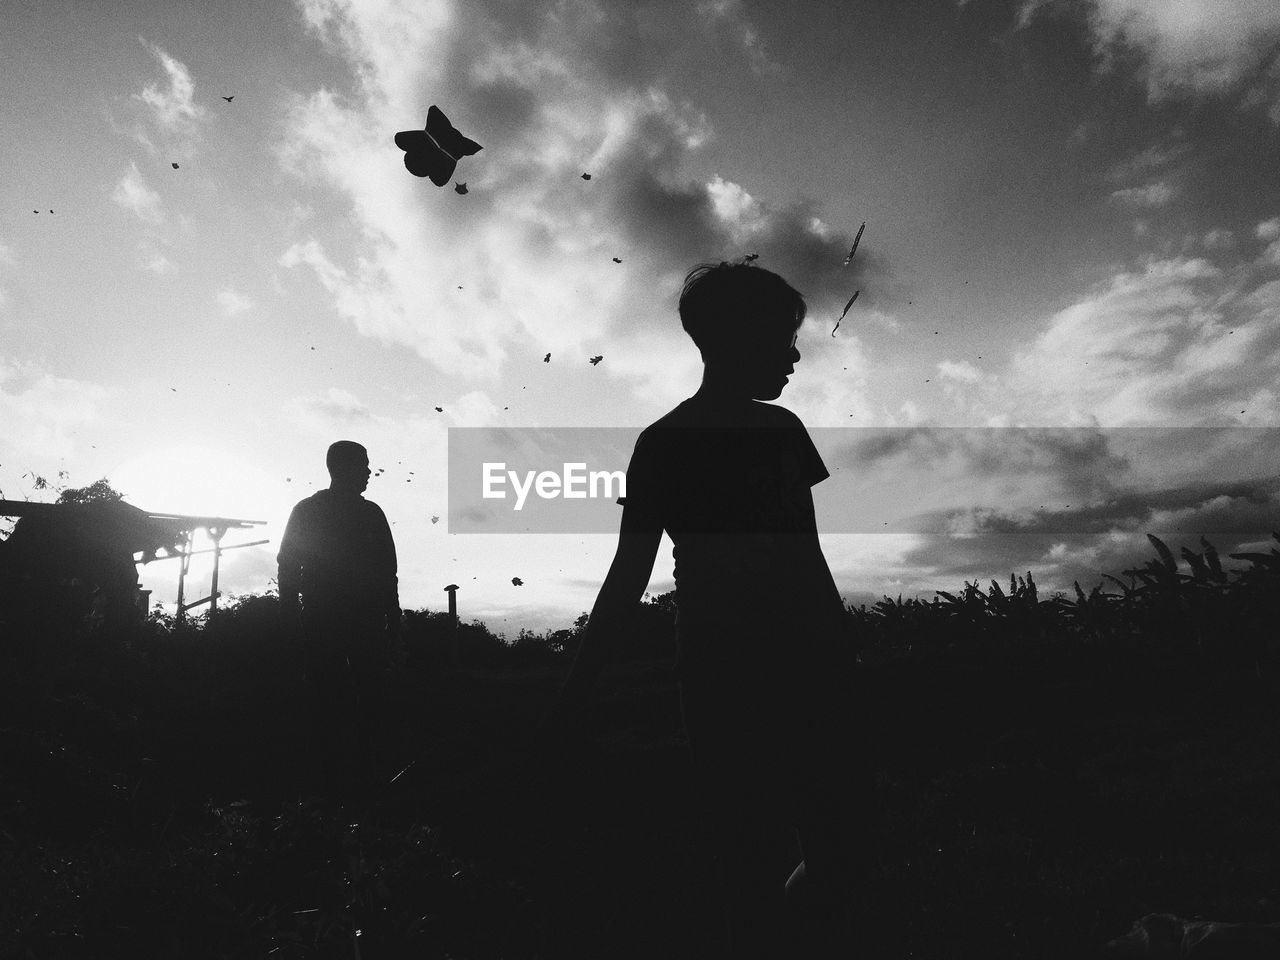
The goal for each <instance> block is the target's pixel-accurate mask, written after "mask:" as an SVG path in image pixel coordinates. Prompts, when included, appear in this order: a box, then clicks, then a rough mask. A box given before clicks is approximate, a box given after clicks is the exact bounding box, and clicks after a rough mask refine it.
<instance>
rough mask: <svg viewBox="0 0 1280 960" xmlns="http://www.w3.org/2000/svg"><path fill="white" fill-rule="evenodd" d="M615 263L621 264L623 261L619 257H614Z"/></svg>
mask: <svg viewBox="0 0 1280 960" xmlns="http://www.w3.org/2000/svg"><path fill="white" fill-rule="evenodd" d="M613 262H614V263H621V262H622V261H621V260H619V259H618V258H617V257H614V258H613Z"/></svg>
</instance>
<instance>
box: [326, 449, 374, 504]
mask: <svg viewBox="0 0 1280 960" xmlns="http://www.w3.org/2000/svg"><path fill="white" fill-rule="evenodd" d="M324 463H325V466H326V467H328V468H329V489H331V490H338V491H341V492H343V493H354V494H361V493H364V490H365V488H366V487H368V486H369V475H370V470H369V452H368V451H367V450H365V448H364V447H362V446H361V445H360V444H358V443H356V442H355V441H354V440H339V441H338V442H337V443H332V444H330V445H329V452H328V453H326V454H325V457H324Z"/></svg>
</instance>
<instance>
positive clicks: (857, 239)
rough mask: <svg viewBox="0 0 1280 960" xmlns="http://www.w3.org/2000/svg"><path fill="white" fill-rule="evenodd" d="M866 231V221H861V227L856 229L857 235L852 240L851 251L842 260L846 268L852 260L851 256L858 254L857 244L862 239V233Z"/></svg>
mask: <svg viewBox="0 0 1280 960" xmlns="http://www.w3.org/2000/svg"><path fill="white" fill-rule="evenodd" d="M865 229H867V221H865V220H863V221H862V226H860V227H859V228H858V235H857V236H856V237H854V238H853V249H852V250H850V251H849V255H848V256H847V257H845V258H844V265H845V266H846V267H847V266H848V265H849V263H850V261H852V260H853V255H854V254H855V253H857V252H858V242H859V241H860V240H861V239H862V231H863V230H865Z"/></svg>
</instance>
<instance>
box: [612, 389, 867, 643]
mask: <svg viewBox="0 0 1280 960" xmlns="http://www.w3.org/2000/svg"><path fill="white" fill-rule="evenodd" d="M828 476H829V473H828V472H827V468H826V466H825V465H824V464H823V462H822V457H821V456H820V455H819V454H818V451H817V448H816V447H815V446H814V445H813V441H812V439H811V438H810V437H809V433H808V431H807V430H806V429H805V427H804V424H803V423H801V421H800V419H799V417H797V416H796V415H795V414H794V413H792V412H790V411H789V410H786V409H784V408H782V407H777V406H773V405H771V404H767V403H761V402H758V401H755V400H726V399H721V398H714V399H708V398H703V397H697V396H695V397H691V398H690V399H688V400H685V401H684V402H683V403H681V404H680V405H679V406H677V407H676V408H675V409H674V410H672V411H671V412H670V413H668V414H667V415H666V416H664V417H662V418H661V419H659V420H657V421H656V422H654V423H653V424H651V425H650V426H649V427H647V428H645V430H644V431H643V432H642V433H641V434H640V437H639V439H638V440H637V441H636V446H635V450H634V451H633V453H632V457H631V463H630V465H629V466H628V468H627V496H626V501H625V502H626V504H627V506H628V508H629V509H634V510H640V511H642V512H644V513H646V514H649V515H651V516H652V517H653V518H655V520H656V521H657V522H660V523H661V525H662V527H663V529H664V530H666V532H667V533H668V535H669V536H670V537H671V540H672V543H673V544H674V547H675V549H674V551H673V557H674V559H675V581H676V599H677V609H678V614H677V623H678V624H679V627H680V632H681V633H682V635H686V634H688V633H689V632H690V631H691V630H704V629H707V630H717V629H728V630H734V629H741V628H745V627H748V626H749V627H752V628H756V627H761V628H766V629H773V628H776V627H778V626H779V625H781V624H787V625H790V626H802V625H815V624H830V623H831V622H832V618H833V617H834V616H836V615H838V614H842V613H843V601H842V600H841V599H840V595H839V591H838V590H837V589H836V586H835V582H834V581H833V580H832V577H831V572H830V570H829V568H828V567H827V563H826V559H825V558H824V557H823V555H822V550H821V547H820V546H819V543H818V532H817V524H816V521H815V518H814V509H813V495H812V492H811V489H810V488H811V487H812V486H813V485H814V484H816V483H819V482H821V481H822V480H824V479H826V478H827V477H828ZM681 654H682V657H683V656H684V655H685V651H684V650H683V647H682V651H681Z"/></svg>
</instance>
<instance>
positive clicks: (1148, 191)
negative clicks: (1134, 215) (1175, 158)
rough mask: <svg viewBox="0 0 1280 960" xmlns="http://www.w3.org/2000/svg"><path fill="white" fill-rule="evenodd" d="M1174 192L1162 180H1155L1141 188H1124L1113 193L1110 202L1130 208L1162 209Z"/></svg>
mask: <svg viewBox="0 0 1280 960" xmlns="http://www.w3.org/2000/svg"><path fill="white" fill-rule="evenodd" d="M1175 195H1176V191H1175V190H1174V188H1173V187H1171V186H1170V185H1169V184H1168V183H1165V182H1164V181H1163V180H1156V181H1154V182H1152V183H1148V184H1144V185H1143V186H1141V187H1125V188H1124V189H1121V190H1116V191H1113V192H1112V194H1111V199H1112V200H1117V201H1119V202H1120V203H1125V204H1128V205H1129V206H1132V207H1145V208H1151V207H1163V206H1167V205H1168V203H1169V201H1170V200H1172V199H1173V198H1174V196H1175Z"/></svg>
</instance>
